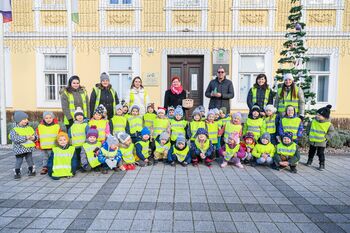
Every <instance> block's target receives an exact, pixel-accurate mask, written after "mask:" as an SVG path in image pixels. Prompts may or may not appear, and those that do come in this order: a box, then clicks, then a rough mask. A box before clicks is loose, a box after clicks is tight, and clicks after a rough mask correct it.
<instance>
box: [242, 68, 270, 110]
mask: <svg viewBox="0 0 350 233" xmlns="http://www.w3.org/2000/svg"><path fill="white" fill-rule="evenodd" d="M268 104H273V93H272V91H271V88H270V87H269V85H268V84H267V78H266V75H265V74H259V75H258V76H257V77H256V80H255V84H254V86H253V87H252V88H250V90H249V92H248V96H247V105H248V108H249V110H251V109H252V107H253V106H254V105H258V106H259V107H260V109H264V108H265V106H266V105H268ZM262 115H264V112H262Z"/></svg>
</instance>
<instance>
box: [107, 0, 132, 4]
mask: <svg viewBox="0 0 350 233" xmlns="http://www.w3.org/2000/svg"><path fill="white" fill-rule="evenodd" d="M109 3H110V4H132V0H109Z"/></svg>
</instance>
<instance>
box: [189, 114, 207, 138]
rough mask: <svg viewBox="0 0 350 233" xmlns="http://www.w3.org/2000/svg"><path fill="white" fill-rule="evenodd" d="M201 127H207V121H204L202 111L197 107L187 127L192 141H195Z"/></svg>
mask: <svg viewBox="0 0 350 233" xmlns="http://www.w3.org/2000/svg"><path fill="white" fill-rule="evenodd" d="M199 128H204V129H205V122H204V121H202V117H201V112H200V111H199V110H198V109H197V108H196V109H195V110H194V111H193V112H192V121H191V122H190V123H189V126H188V128H187V135H188V137H189V138H190V140H191V142H194V140H195V139H196V133H197V130H198V129H199Z"/></svg>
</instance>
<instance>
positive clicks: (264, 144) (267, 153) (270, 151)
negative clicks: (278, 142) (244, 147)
mask: <svg viewBox="0 0 350 233" xmlns="http://www.w3.org/2000/svg"><path fill="white" fill-rule="evenodd" d="M252 155H253V156H254V158H255V159H256V163H257V164H259V165H265V164H266V165H271V164H272V163H273V156H274V155H275V146H274V145H273V144H272V143H271V136H270V134H269V133H267V132H266V133H264V134H263V135H262V136H261V137H260V142H259V143H258V144H257V145H255V147H254V149H253V152H252Z"/></svg>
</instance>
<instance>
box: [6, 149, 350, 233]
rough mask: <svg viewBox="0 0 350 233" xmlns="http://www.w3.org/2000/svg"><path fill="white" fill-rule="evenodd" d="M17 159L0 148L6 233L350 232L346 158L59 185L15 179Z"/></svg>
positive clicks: (81, 176)
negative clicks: (292, 166)
mask: <svg viewBox="0 0 350 233" xmlns="http://www.w3.org/2000/svg"><path fill="white" fill-rule="evenodd" d="M34 160H35V163H36V166H37V168H38V169H37V170H39V169H40V163H41V162H40V157H39V155H38V153H35V154H34ZM304 161H305V156H303V157H302V162H304ZM14 162H15V159H14V156H13V154H12V153H11V152H10V151H6V150H1V151H0V232H6V233H7V232H75V233H76V232H269V233H270V232H292V233H297V232H313V233H315V232H332V233H333V232H334V233H338V232H350V178H349V177H350V170H349V169H348V168H349V167H350V156H346V155H333V156H332V157H331V156H328V157H327V161H326V168H327V170H325V171H323V172H319V171H318V170H316V163H315V166H313V167H305V166H303V165H302V164H301V165H299V166H298V174H291V173H290V172H289V171H288V169H285V170H281V171H275V170H271V169H268V168H265V167H250V166H247V167H245V168H244V169H238V168H235V167H231V166H229V167H227V168H225V169H221V168H220V167H219V166H218V165H217V164H215V165H213V167H212V168H207V167H205V166H199V167H198V168H195V167H192V166H188V167H187V168H184V167H182V166H177V167H175V168H174V167H170V166H165V165H163V164H158V165H157V166H153V167H145V168H142V169H140V168H137V169H136V170H135V171H129V172H127V173H126V172H117V173H116V172H109V173H108V174H107V175H103V174H100V173H95V172H92V173H78V174H77V175H76V176H75V177H73V178H71V179H61V180H58V181H57V180H56V181H55V180H52V179H50V178H49V177H48V176H41V175H39V174H38V175H37V176H36V177H32V178H29V177H27V176H26V172H27V168H26V164H25V163H24V166H23V170H22V174H23V177H22V179H21V180H19V181H15V180H14V179H13V172H12V169H13V165H14Z"/></svg>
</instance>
